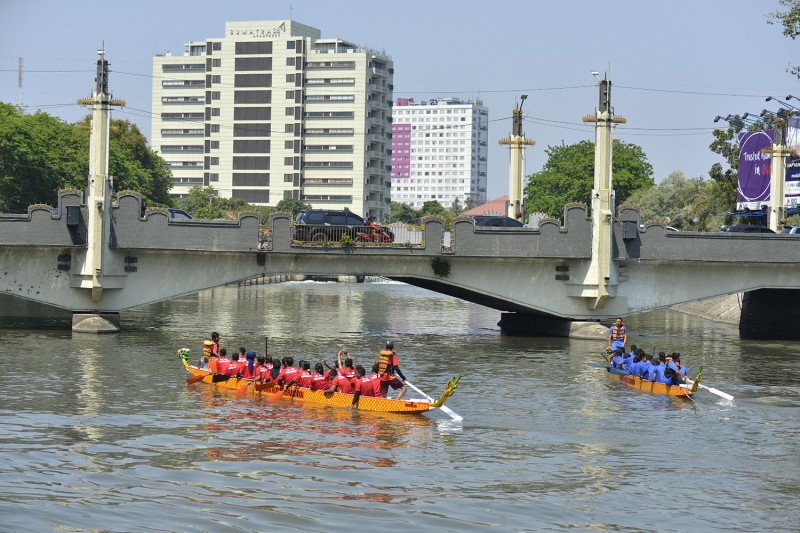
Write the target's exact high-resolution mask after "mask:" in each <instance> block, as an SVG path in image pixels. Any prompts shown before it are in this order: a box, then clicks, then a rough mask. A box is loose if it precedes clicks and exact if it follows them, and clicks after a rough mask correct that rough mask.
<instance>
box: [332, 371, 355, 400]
mask: <svg viewBox="0 0 800 533" xmlns="http://www.w3.org/2000/svg"><path fill="white" fill-rule="evenodd" d="M328 378H329V379H330V383H331V386H330V387H329V388H328V390H326V391H325V392H341V393H342V394H353V386H352V385H351V384H350V380H349V379H347V378H346V377H344V376H343V375H341V374H339V372H338V371H337V370H336V369H335V368H332V369H331V370H330V371H329V372H328Z"/></svg>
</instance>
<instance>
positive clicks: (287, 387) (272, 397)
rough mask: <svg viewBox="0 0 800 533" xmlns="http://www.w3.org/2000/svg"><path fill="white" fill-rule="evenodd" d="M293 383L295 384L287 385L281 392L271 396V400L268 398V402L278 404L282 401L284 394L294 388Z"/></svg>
mask: <svg viewBox="0 0 800 533" xmlns="http://www.w3.org/2000/svg"><path fill="white" fill-rule="evenodd" d="M293 383H294V381H292V382H291V383H289V384H288V385H286V386H285V387H284V388H282V389H281V390H279V391H278V392H276V393H275V394H270V395H269V398H267V401H269V402H277V401H278V400H280V399H281V396H283V393H284V392H286V391H287V390H288V389H289V387H291V386H292V384H293Z"/></svg>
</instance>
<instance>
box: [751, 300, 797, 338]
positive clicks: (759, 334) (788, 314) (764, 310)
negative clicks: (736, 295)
mask: <svg viewBox="0 0 800 533" xmlns="http://www.w3.org/2000/svg"><path fill="white" fill-rule="evenodd" d="M798 324H800V290H799V289H758V290H755V291H749V292H746V293H744V297H743V298H742V315H741V318H740V319H739V336H740V337H741V338H743V339H754V340H770V339H793V340H798V339H800V328H798V327H797V325H798Z"/></svg>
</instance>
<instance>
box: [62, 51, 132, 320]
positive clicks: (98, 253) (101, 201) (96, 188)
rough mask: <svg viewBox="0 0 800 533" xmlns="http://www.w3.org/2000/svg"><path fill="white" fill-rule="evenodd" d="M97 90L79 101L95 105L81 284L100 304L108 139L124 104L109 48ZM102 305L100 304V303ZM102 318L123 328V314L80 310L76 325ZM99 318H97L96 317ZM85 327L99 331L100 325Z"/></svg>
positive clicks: (106, 236) (107, 224)
mask: <svg viewBox="0 0 800 533" xmlns="http://www.w3.org/2000/svg"><path fill="white" fill-rule="evenodd" d="M98 54H99V55H100V59H98V60H97V74H96V77H95V82H96V85H95V90H94V92H93V93H92V98H90V99H81V100H78V104H81V105H91V106H92V126H91V136H90V138H89V186H88V189H87V192H86V205H87V207H88V209H87V217H88V221H87V227H88V228H87V229H88V232H87V250H86V255H85V258H84V261H83V263H82V264H81V265H80V274H79V277H78V280H79V281H78V283H79V287H80V288H81V289H89V290H91V294H92V302H93V303H95V304H99V303H100V302H101V301H102V299H103V285H104V276H105V273H106V272H105V271H106V264H107V261H108V256H109V255H110V253H111V252H110V249H109V241H110V237H111V195H112V193H113V190H114V182H113V178H112V177H111V176H109V174H108V143H109V129H110V127H109V126H110V113H109V111H110V109H111V106H124V105H125V102H124V101H122V100H112V97H111V94H110V93H109V91H108V61H106V58H105V50H99V51H98ZM98 307H99V306H98ZM87 318H90V319H94V318H97V319H100V321H101V322H102V321H107V322H110V324H109V325H108V328H107V329H109V330H111V331H114V330H118V329H119V316H118V314H117V316H116V317H113V316H112V317H110V320H109V317H105V318H102V317H101V315H100V314H98V313H88V314H87V313H77V314H76V316H75V317H73V328H74V329H77V330H80V329H81V328H80V327H79V324H80V322H82V321H84V320H85V319H87ZM94 321H95V322H96V321H97V320H94ZM84 327H86V328H88V330H91V331H96V330H97V325H96V324H95V325H92V326H91V327H89V325H88V324H86V325H85V326H84Z"/></svg>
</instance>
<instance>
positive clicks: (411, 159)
mask: <svg viewBox="0 0 800 533" xmlns="http://www.w3.org/2000/svg"><path fill="white" fill-rule="evenodd" d="M392 119H393V120H392V201H395V202H402V203H405V204H408V205H410V206H412V207H416V208H419V207H422V204H424V203H425V202H427V201H429V200H436V201H437V202H439V203H440V204H442V205H443V206H444V207H447V208H449V207H451V206H452V204H453V201H455V200H456V199H458V201H459V203H460V204H461V205H462V206H464V204H465V202H466V201H467V198H471V199H472V202H473V203H474V204H476V205H478V204H482V203H484V202H486V159H487V154H488V152H489V147H488V138H489V127H488V126H489V124H488V121H489V111H488V110H487V109H486V108H485V107H483V102H481V101H480V100H474V101H470V100H459V99H457V98H437V99H434V100H430V101H428V102H419V103H417V102H414V100H413V99H412V98H398V99H397V102H395V106H394V108H393V110H392Z"/></svg>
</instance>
